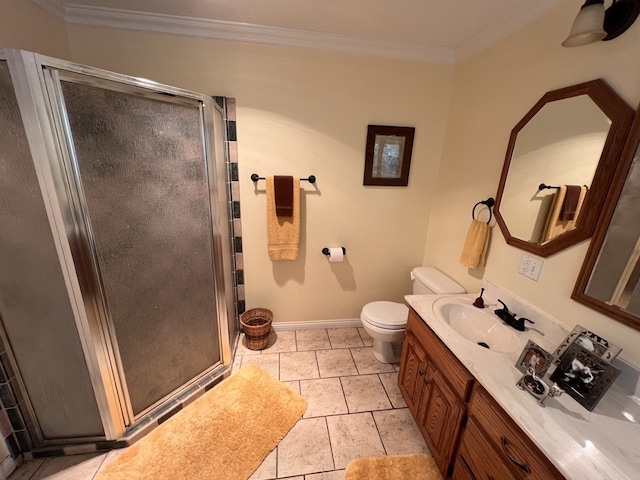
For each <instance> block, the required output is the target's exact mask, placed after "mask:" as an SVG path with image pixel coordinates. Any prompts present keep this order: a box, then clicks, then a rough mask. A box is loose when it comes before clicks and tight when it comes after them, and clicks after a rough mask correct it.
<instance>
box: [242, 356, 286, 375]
mask: <svg viewBox="0 0 640 480" xmlns="http://www.w3.org/2000/svg"><path fill="white" fill-rule="evenodd" d="M247 365H255V366H256V367H259V368H261V369H262V370H264V371H265V372H267V373H268V374H269V375H271V376H272V377H273V378H275V379H276V380H280V354H279V353H265V354H264V355H247V356H243V357H242V366H243V367H246V366H247Z"/></svg>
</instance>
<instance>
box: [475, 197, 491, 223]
mask: <svg viewBox="0 0 640 480" xmlns="http://www.w3.org/2000/svg"><path fill="white" fill-rule="evenodd" d="M495 204H496V200H495V199H494V198H493V197H489V198H487V199H486V200H481V201H480V202H478V203H476V204H475V205H474V206H473V209H472V210H471V218H473V219H474V220H475V219H476V207H477V206H478V205H485V206H486V207H487V208H488V209H489V220H487V224H489V223H490V222H491V219H492V218H493V213H492V210H491V209H492V208H493V206H494V205H495Z"/></svg>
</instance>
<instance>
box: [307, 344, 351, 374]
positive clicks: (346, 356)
mask: <svg viewBox="0 0 640 480" xmlns="http://www.w3.org/2000/svg"><path fill="white" fill-rule="evenodd" d="M316 357H317V359H318V369H319V370H320V377H321V378H326V377H345V376H347V375H357V374H358V369H357V368H356V364H355V363H354V361H353V357H352V356H351V352H350V351H349V349H348V348H343V349H339V350H317V351H316Z"/></svg>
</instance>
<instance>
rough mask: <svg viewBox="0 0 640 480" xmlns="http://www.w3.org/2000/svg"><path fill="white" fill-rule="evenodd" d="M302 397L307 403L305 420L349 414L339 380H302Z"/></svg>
mask: <svg viewBox="0 0 640 480" xmlns="http://www.w3.org/2000/svg"><path fill="white" fill-rule="evenodd" d="M300 395H302V397H303V398H304V399H305V400H306V401H307V410H306V411H305V412H304V418H310V417H324V416H327V415H340V414H344V413H348V410H347V404H346V402H345V400H344V393H343V392H342V385H341V384H340V379H339V378H321V379H318V380H300Z"/></svg>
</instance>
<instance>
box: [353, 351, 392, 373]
mask: <svg viewBox="0 0 640 480" xmlns="http://www.w3.org/2000/svg"><path fill="white" fill-rule="evenodd" d="M351 355H352V356H353V360H354V361H355V362H356V367H357V368H358V373H359V374H360V375H366V374H369V373H386V372H395V371H396V369H395V368H393V365H392V364H390V363H381V362H379V361H378V360H376V357H374V356H373V348H372V347H362V348H352V349H351Z"/></svg>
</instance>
